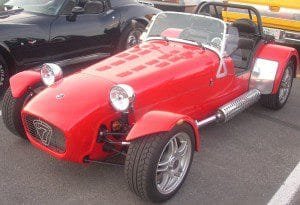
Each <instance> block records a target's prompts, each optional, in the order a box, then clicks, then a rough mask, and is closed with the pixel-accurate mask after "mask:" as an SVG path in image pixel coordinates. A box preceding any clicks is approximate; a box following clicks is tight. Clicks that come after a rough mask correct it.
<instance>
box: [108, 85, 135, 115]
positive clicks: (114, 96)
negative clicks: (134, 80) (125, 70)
mask: <svg viewBox="0 0 300 205" xmlns="http://www.w3.org/2000/svg"><path fill="white" fill-rule="evenodd" d="M109 97H110V102H111V105H112V106H113V107H114V109H115V110H117V111H120V112H126V111H127V110H128V109H129V107H130V106H131V105H132V103H133V101H134V98H135V94H134V90H133V88H132V87H130V86H129V85H125V84H119V85H116V86H114V87H113V88H112V89H111V91H110V94H109Z"/></svg>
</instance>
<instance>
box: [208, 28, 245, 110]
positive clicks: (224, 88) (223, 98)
mask: <svg viewBox="0 0 300 205" xmlns="http://www.w3.org/2000/svg"><path fill="white" fill-rule="evenodd" d="M227 32H228V33H227V35H226V41H225V44H224V50H223V49H222V53H221V54H220V64H219V66H217V67H216V68H215V69H213V70H212V79H211V81H212V83H211V84H212V89H213V95H212V99H211V102H212V103H211V105H210V106H211V107H212V108H214V107H215V108H218V107H220V106H222V105H224V104H226V103H227V102H229V101H231V100H233V99H235V98H236V97H238V96H240V95H242V94H243V93H245V92H246V91H247V90H248V88H249V78H250V69H246V70H243V72H238V69H239V68H238V67H237V65H236V64H235V63H234V62H235V61H234V60H233V58H232V56H233V55H232V54H233V53H236V52H237V51H238V49H239V43H240V41H239V33H238V30H237V29H236V28H233V27H229V28H228V29H227Z"/></svg>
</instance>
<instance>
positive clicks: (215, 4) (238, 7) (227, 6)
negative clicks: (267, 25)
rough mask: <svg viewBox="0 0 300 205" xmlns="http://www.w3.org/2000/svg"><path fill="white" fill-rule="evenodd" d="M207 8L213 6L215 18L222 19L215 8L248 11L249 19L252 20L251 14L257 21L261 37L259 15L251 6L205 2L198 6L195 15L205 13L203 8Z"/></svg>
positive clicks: (261, 28) (261, 29)
mask: <svg viewBox="0 0 300 205" xmlns="http://www.w3.org/2000/svg"><path fill="white" fill-rule="evenodd" d="M209 6H213V7H214V10H215V12H216V14H217V17H218V18H220V19H222V16H220V14H219V13H218V12H217V6H219V7H223V8H236V9H244V10H247V11H248V14H249V18H250V19H251V20H252V19H253V17H252V12H253V13H254V14H255V16H256V19H257V26H258V32H259V35H260V36H263V27H262V20H261V15H260V13H259V11H258V10H257V9H256V8H254V7H253V6H248V5H240V4H229V3H219V2H207V3H204V4H199V5H198V6H197V8H196V12H195V13H196V14H199V13H201V12H203V13H206V10H205V8H209Z"/></svg>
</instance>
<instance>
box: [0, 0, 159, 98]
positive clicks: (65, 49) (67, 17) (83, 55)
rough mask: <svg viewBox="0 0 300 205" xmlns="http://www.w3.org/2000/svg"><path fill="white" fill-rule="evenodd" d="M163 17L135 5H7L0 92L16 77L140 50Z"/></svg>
mask: <svg viewBox="0 0 300 205" xmlns="http://www.w3.org/2000/svg"><path fill="white" fill-rule="evenodd" d="M159 11H160V10H158V9H155V8H153V7H150V6H147V5H143V4H140V3H139V2H137V1H135V0H51V1H50V0H9V1H8V2H6V3H5V4H4V5H3V6H2V7H1V9H0V92H1V93H3V90H4V89H5V88H6V87H7V85H8V80H9V77H10V76H11V75H12V74H14V73H16V72H18V71H21V70H25V69H28V68H32V67H33V66H36V65H39V64H42V63H44V62H56V63H58V64H60V65H61V66H66V65H71V64H77V63H81V62H87V61H91V60H98V59H102V58H105V57H108V56H110V55H112V54H114V53H116V52H118V51H121V50H124V49H127V48H128V47H131V46H133V45H135V44H137V43H138V40H139V36H140V35H141V33H142V32H143V30H144V28H145V27H146V26H147V24H148V23H149V21H150V19H151V18H152V16H153V15H155V14H156V13H158V12H159ZM1 93H0V94H1Z"/></svg>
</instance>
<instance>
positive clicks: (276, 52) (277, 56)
mask: <svg viewBox="0 0 300 205" xmlns="http://www.w3.org/2000/svg"><path fill="white" fill-rule="evenodd" d="M256 58H262V59H266V60H271V61H276V62H277V63H278V68H277V72H276V75H275V79H272V80H274V83H273V89H272V92H271V94H276V93H277V91H278V89H279V85H280V82H281V78H282V75H283V73H284V70H285V68H286V66H287V64H288V63H289V61H290V60H291V59H292V58H294V59H295V60H296V62H295V63H296V69H297V68H298V66H299V56H298V52H297V50H296V49H295V48H291V47H287V46H281V45H276V44H266V45H263V46H262V48H261V49H260V51H259V53H258V55H257V56H256ZM296 72H297V71H296V70H295V73H296Z"/></svg>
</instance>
